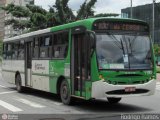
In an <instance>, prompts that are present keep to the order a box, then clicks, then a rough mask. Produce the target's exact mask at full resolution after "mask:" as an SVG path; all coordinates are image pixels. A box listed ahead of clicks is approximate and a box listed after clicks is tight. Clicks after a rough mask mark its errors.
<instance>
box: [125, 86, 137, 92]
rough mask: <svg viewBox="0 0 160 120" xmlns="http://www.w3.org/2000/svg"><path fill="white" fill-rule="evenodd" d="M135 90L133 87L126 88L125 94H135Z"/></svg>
mask: <svg viewBox="0 0 160 120" xmlns="http://www.w3.org/2000/svg"><path fill="white" fill-rule="evenodd" d="M135 91H136V88H135V87H126V88H125V92H135Z"/></svg>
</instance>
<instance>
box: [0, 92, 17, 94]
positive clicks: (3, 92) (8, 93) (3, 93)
mask: <svg viewBox="0 0 160 120" xmlns="http://www.w3.org/2000/svg"><path fill="white" fill-rule="evenodd" d="M15 92H17V91H9V92H1V93H0V95H3V94H9V93H15Z"/></svg>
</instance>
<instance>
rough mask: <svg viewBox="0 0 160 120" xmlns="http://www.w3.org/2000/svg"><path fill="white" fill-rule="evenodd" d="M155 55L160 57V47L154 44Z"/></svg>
mask: <svg viewBox="0 0 160 120" xmlns="http://www.w3.org/2000/svg"><path fill="white" fill-rule="evenodd" d="M154 53H155V56H159V55H160V45H158V44H154Z"/></svg>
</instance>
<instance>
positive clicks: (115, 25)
mask: <svg viewBox="0 0 160 120" xmlns="http://www.w3.org/2000/svg"><path fill="white" fill-rule="evenodd" d="M93 29H94V30H122V31H139V32H149V27H148V26H147V25H143V24H136V23H123V22H96V23H94V26H93Z"/></svg>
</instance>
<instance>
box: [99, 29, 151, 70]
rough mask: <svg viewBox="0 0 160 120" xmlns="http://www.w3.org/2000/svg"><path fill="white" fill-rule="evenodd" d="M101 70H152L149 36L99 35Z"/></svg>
mask: <svg viewBox="0 0 160 120" xmlns="http://www.w3.org/2000/svg"><path fill="white" fill-rule="evenodd" d="M96 36H97V41H96V52H97V59H98V66H99V69H124V70H126V69H127V70H136V69H138V70H141V69H143V70H145V69H151V68H152V61H151V60H152V59H151V41H150V38H149V35H141V34H123V33H120V34H112V33H109V32H108V33H97V34H96Z"/></svg>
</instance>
